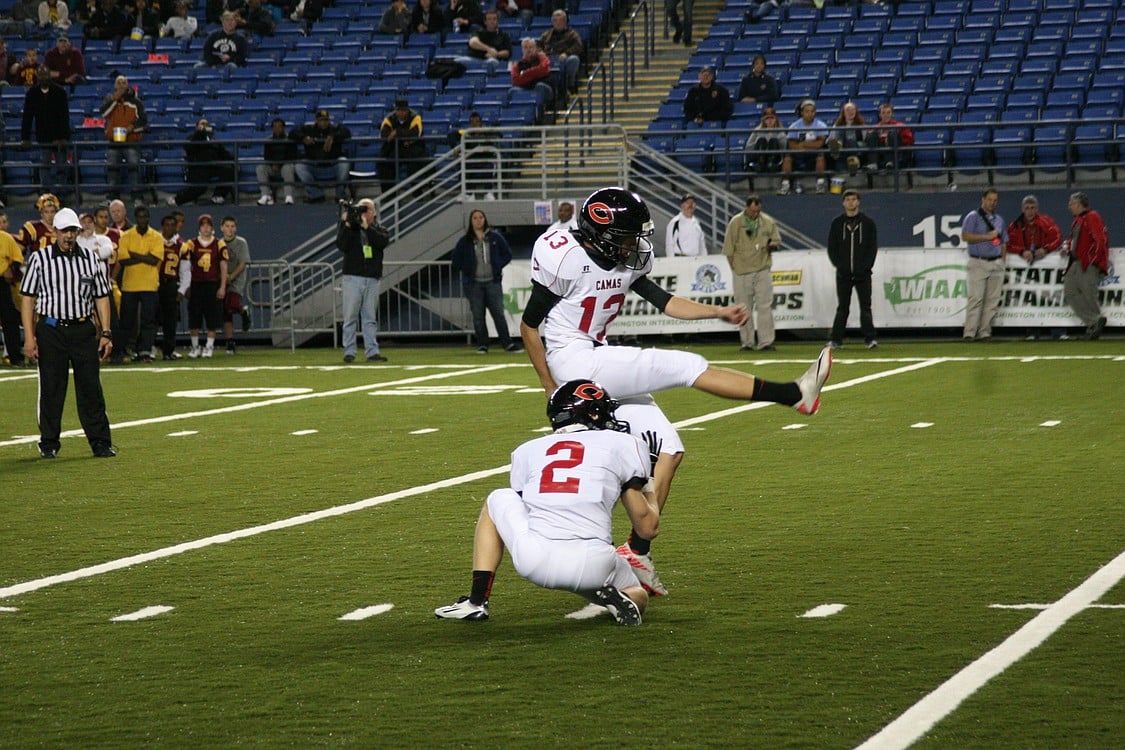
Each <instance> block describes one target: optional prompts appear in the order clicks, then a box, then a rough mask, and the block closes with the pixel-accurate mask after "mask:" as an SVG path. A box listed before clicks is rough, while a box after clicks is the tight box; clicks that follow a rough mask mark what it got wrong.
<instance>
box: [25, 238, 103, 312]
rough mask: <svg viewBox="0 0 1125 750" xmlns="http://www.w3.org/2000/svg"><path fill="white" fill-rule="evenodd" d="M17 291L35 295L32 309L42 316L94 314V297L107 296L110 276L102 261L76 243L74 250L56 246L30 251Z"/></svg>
mask: <svg viewBox="0 0 1125 750" xmlns="http://www.w3.org/2000/svg"><path fill="white" fill-rule="evenodd" d="M20 293H21V294H23V295H24V296H26V297H35V312H36V313H38V314H39V315H40V316H41V317H47V318H58V319H60V320H74V319H75V318H88V317H90V316H92V315H93V314H94V300H95V299H96V298H98V297H108V296H109V293H110V288H109V279H108V278H107V277H106V271H105V264H104V263H102V261H101V260H99V259H98V257H97V256H96V255H94V253H92V252H91V251H89V250H85V249H83V248H82V247H80V246H79V245H78V244H77V243H75V246H74V252H73V253H69V254H68V253H63V252H62V251H60V250H59V246H58V245H57V244H55V245H49V246H48V247H45V248H43V249H42V250H39V251H38V252H34V253H31V255H29V256H28V258H27V265H26V266H25V267H24V275H23V283H22V284H21V285H20Z"/></svg>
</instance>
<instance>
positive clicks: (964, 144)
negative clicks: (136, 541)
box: [953, 128, 992, 174]
mask: <svg viewBox="0 0 1125 750" xmlns="http://www.w3.org/2000/svg"><path fill="white" fill-rule="evenodd" d="M991 143H992V132H991V130H990V129H989V128H961V129H958V130H955V131H954V132H953V161H954V163H955V164H956V165H957V171H959V172H965V173H967V174H974V173H976V172H978V171H980V169H981V168H983V167H985V166H987V165H988V164H989V162H990V156H991V155H990V153H989V152H990V150H991V149H990V148H989V145H990V144H991Z"/></svg>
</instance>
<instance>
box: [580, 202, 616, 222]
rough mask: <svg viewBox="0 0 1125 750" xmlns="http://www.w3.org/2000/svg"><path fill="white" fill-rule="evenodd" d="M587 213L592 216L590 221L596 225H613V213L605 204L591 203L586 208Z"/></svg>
mask: <svg viewBox="0 0 1125 750" xmlns="http://www.w3.org/2000/svg"><path fill="white" fill-rule="evenodd" d="M586 213H588V214H590V220H591V221H593V222H594V223H595V224H612V223H613V211H611V210H610V209H609V206H607V205H606V204H604V203H591V204H590V205H589V206H587V207H586Z"/></svg>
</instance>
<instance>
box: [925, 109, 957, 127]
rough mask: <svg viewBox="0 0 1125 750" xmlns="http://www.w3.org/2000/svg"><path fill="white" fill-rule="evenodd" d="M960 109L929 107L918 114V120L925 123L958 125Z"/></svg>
mask: <svg viewBox="0 0 1125 750" xmlns="http://www.w3.org/2000/svg"><path fill="white" fill-rule="evenodd" d="M958 115H960V111H959V110H956V109H934V108H933V107H932V106H931V107H929V108H928V109H927V110H926V111H925V112H923V113H922V114H920V115H919V116H918V122H919V123H921V124H923V125H956V124H957V117H958Z"/></svg>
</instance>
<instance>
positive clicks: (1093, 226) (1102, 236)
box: [1070, 209, 1109, 273]
mask: <svg viewBox="0 0 1125 750" xmlns="http://www.w3.org/2000/svg"><path fill="white" fill-rule="evenodd" d="M1070 252H1071V254H1072V255H1073V256H1074V258H1075V259H1076V260H1077V261H1078V262H1079V263H1081V264H1082V270H1083V271H1085V270H1086V269H1087V268H1089V267H1090V265H1091V264H1093V265H1095V266H1097V267H1098V268H1099V269H1101V271H1102V273H1109V232H1108V231H1107V230H1106V228H1105V222H1104V221H1102V217H1101V216H1100V215H1099V214H1098V212H1097V211H1093V210H1089V209H1087V210H1086V211H1084V212H1082V213H1080V214H1079V215H1078V216H1075V217H1074V223H1073V224H1071V225H1070Z"/></svg>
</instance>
